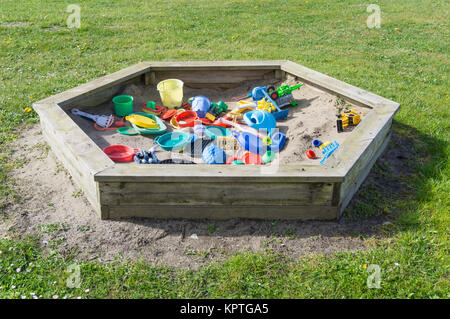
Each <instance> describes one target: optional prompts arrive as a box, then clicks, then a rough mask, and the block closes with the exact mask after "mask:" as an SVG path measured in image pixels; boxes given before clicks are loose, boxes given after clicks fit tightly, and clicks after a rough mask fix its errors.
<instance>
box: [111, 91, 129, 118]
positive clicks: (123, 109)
mask: <svg viewBox="0 0 450 319" xmlns="http://www.w3.org/2000/svg"><path fill="white" fill-rule="evenodd" d="M112 101H113V103H114V112H115V113H116V115H117V116H127V115H130V114H131V113H133V97H132V96H131V95H118V96H115V97H114V98H113V99H112Z"/></svg>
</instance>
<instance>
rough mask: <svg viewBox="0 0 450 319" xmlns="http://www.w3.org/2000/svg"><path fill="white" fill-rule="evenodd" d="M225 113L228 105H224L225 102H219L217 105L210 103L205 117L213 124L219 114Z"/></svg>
mask: <svg viewBox="0 0 450 319" xmlns="http://www.w3.org/2000/svg"><path fill="white" fill-rule="evenodd" d="M226 111H228V105H226V104H225V102H223V101H219V102H218V103H211V108H210V109H209V111H208V113H206V115H205V117H206V118H207V119H208V120H210V121H211V122H214V121H215V120H216V118H217V117H218V116H219V115H220V113H222V112H226Z"/></svg>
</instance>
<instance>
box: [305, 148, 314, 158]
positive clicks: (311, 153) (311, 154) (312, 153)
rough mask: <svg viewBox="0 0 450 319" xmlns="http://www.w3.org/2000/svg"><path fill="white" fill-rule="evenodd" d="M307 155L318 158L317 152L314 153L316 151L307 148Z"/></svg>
mask: <svg viewBox="0 0 450 319" xmlns="http://www.w3.org/2000/svg"><path fill="white" fill-rule="evenodd" d="M306 157H308V158H309V159H315V158H316V153H314V151H312V150H307V151H306Z"/></svg>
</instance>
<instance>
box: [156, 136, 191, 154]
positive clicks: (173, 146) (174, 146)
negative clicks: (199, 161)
mask: <svg viewBox="0 0 450 319" xmlns="http://www.w3.org/2000/svg"><path fill="white" fill-rule="evenodd" d="M190 139H191V137H190V135H189V134H186V133H184V132H169V133H166V134H163V135H160V136H157V137H155V139H154V142H155V143H157V144H158V145H159V146H160V147H161V148H162V149H163V150H165V151H180V150H182V149H183V148H184V147H185V146H186V144H187V143H189V141H190Z"/></svg>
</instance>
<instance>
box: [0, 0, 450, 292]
mask: <svg viewBox="0 0 450 319" xmlns="http://www.w3.org/2000/svg"><path fill="white" fill-rule="evenodd" d="M373 2H374V3H376V4H378V5H380V7H381V15H382V25H381V28H380V29H368V28H367V27H366V24H365V22H366V19H367V16H368V13H367V12H366V4H362V3H361V2H360V1H342V0H340V1H339V0H336V1H324V0H310V1H293V0H291V1H227V2H224V1H187V0H184V1H170V2H169V1H167V2H157V1H121V2H114V3H113V2H110V1H79V3H80V5H81V28H80V29H78V30H73V29H68V28H66V24H65V23H66V19H67V17H68V13H66V12H65V9H66V6H67V3H65V2H61V1H45V2H42V1H36V0H32V1H18V0H14V1H2V5H1V7H0V65H2V67H1V68H0V78H1V81H0V154H1V155H0V215H1V214H2V209H3V208H4V206H5V205H7V204H8V203H10V202H12V201H15V200H17V197H18V195H17V194H15V192H14V186H13V184H12V182H11V180H10V179H9V178H8V173H9V172H10V170H11V168H12V167H14V165H18V164H17V163H13V162H11V160H10V159H9V158H10V150H9V147H8V145H9V142H10V141H12V140H13V139H14V138H15V137H16V132H17V130H19V129H26V125H27V123H34V122H37V121H38V117H37V115H36V114H35V113H34V112H26V111H25V109H26V108H27V107H30V106H31V103H32V102H33V101H37V100H39V99H42V98H45V97H47V96H49V95H51V94H56V93H59V92H62V91H64V90H66V89H69V88H72V87H74V86H77V85H79V84H82V83H85V82H87V81H90V80H93V79H95V78H97V77H99V76H102V75H104V74H107V73H110V72H113V71H117V70H120V69H121V68H124V67H126V66H129V65H131V64H134V63H136V62H139V61H143V60H230V59H236V60H257V59H289V60H292V61H294V62H298V63H300V64H303V65H306V66H308V67H310V68H312V69H315V70H318V71H320V72H323V73H326V74H329V75H330V76H333V77H336V78H338V79H340V80H343V81H345V82H348V83H350V84H353V85H355V86H358V87H361V88H364V89H367V90H369V91H372V92H374V93H377V94H380V95H382V96H384V97H386V98H389V99H392V100H394V101H397V102H399V103H401V104H402V108H401V110H400V111H399V113H398V114H397V115H396V117H395V121H394V129H395V130H396V132H397V133H398V134H400V135H401V136H404V137H408V138H409V140H410V141H412V144H413V145H412V150H413V151H414V154H415V155H414V156H415V157H414V159H413V161H414V162H415V164H416V165H417V170H416V172H415V174H414V175H413V176H411V177H408V178H406V179H405V182H406V183H407V184H408V186H409V188H410V189H412V190H414V191H415V192H414V194H411V195H409V196H407V197H406V198H386V199H385V201H388V202H389V205H388V207H389V210H388V211H383V214H387V215H392V216H394V213H393V212H396V215H395V216H398V217H396V219H395V221H393V223H392V224H391V225H389V227H387V229H386V230H385V232H386V233H387V234H388V235H387V236H386V238H385V239H381V240H374V241H373V242H374V244H373V247H372V248H371V249H370V250H369V251H366V252H357V253H356V252H346V253H339V254H334V255H332V256H327V257H325V256H311V257H305V258H301V259H299V260H287V259H286V258H283V257H281V256H278V255H274V254H272V253H270V251H268V252H267V253H265V254H247V253H242V254H237V255H234V256H232V257H230V258H229V259H228V260H226V261H225V262H216V263H213V264H211V265H208V266H205V267H202V268H201V269H199V270H195V271H186V270H174V269H167V268H155V267H151V266H149V265H146V264H145V263H144V262H137V263H134V262H126V263H125V262H124V263H111V264H103V265H100V264H96V263H80V267H81V276H82V283H81V287H80V288H68V287H67V285H66V279H67V278H68V276H69V274H68V273H67V272H66V269H67V267H68V265H70V264H72V263H73V262H74V261H76V257H74V256H64V257H63V256H59V255H58V253H56V252H54V251H53V250H52V247H53V246H52V245H49V247H48V248H47V249H46V250H42V249H41V248H40V247H39V246H38V245H37V244H36V239H1V240H0V250H1V252H2V253H1V255H0V265H1V269H0V286H1V289H0V297H3V298H21V297H22V296H27V297H32V295H30V293H31V292H33V293H35V294H36V295H38V296H39V295H42V296H43V297H47V298H51V297H52V296H53V295H58V297H60V298H61V297H63V296H67V297H72V298H75V297H77V296H81V297H109V298H111V297H129V298H135V297H168V298H172V297H200V298H202V297H213V298H214V297H243V298H245V297H280V298H285V297H307V298H308V297H314V298H323V297H329V298H332V297H333V298H346V297H350V298H434V297H437V298H448V297H449V292H448V291H449V280H448V275H449V259H448V256H449V254H448V253H449V251H448V249H449V241H448V235H449V213H448V212H449V210H450V209H449V206H450V205H449V196H448V193H449V192H450V182H449V178H448V177H449V162H448V158H449V154H450V152H449V144H450V143H449V118H450V116H449V111H448V110H449V106H450V105H449V100H450V97H449V91H448V88H449V87H450V86H449V79H448V75H449V73H450V72H449V65H450V63H449V55H448V52H449V39H448V35H449V24H448V19H447V17H448V15H449V13H450V12H449V11H450V10H449V4H448V2H447V1H431V0H429V1H423V0H398V1H387V0H385V1H373ZM236 19H238V20H239V21H241V23H235V22H234V21H236ZM386 169H387V168H386ZM79 195H80V194H79V193H75V194H73V196H79ZM363 195H364V196H365V197H364V202H361V204H359V207H357V211H358V214H357V216H358V218H364V216H371V215H377V214H378V212H376V211H372V209H371V208H368V207H370V205H369V204H370V203H372V202H373V203H374V204H375V203H376V202H378V201H380V199H379V194H378V193H377V190H373V189H371V188H370V187H369V188H368V189H367V190H365V193H364V194H363ZM366 206H368V207H366ZM0 222H2V221H0ZM44 228H45V227H44ZM45 229H46V230H47V231H53V230H54V231H58V229H56V230H55V229H53V228H52V227H50V226H49V227H47V228H45ZM208 231H211V232H214V231H215V229H213V227H212V226H211V229H208ZM10 249H11V250H10ZM49 250H50V252H49ZM52 251H53V253H52ZM198 254H199V256H200V257H201V256H202V255H203V254H201V253H198ZM30 263H32V265H33V266H30ZM370 264H377V265H379V266H380V267H381V288H380V289H369V288H368V287H367V285H366V280H367V277H368V275H369V274H368V273H367V268H365V266H364V265H366V266H367V265H370ZM11 265H12V266H11ZM17 268H20V271H19V272H17V271H16V270H17ZM54 282H55V283H54ZM13 286H15V288H13ZM86 289H90V291H89V292H88V293H86V292H85V290H86Z"/></svg>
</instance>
